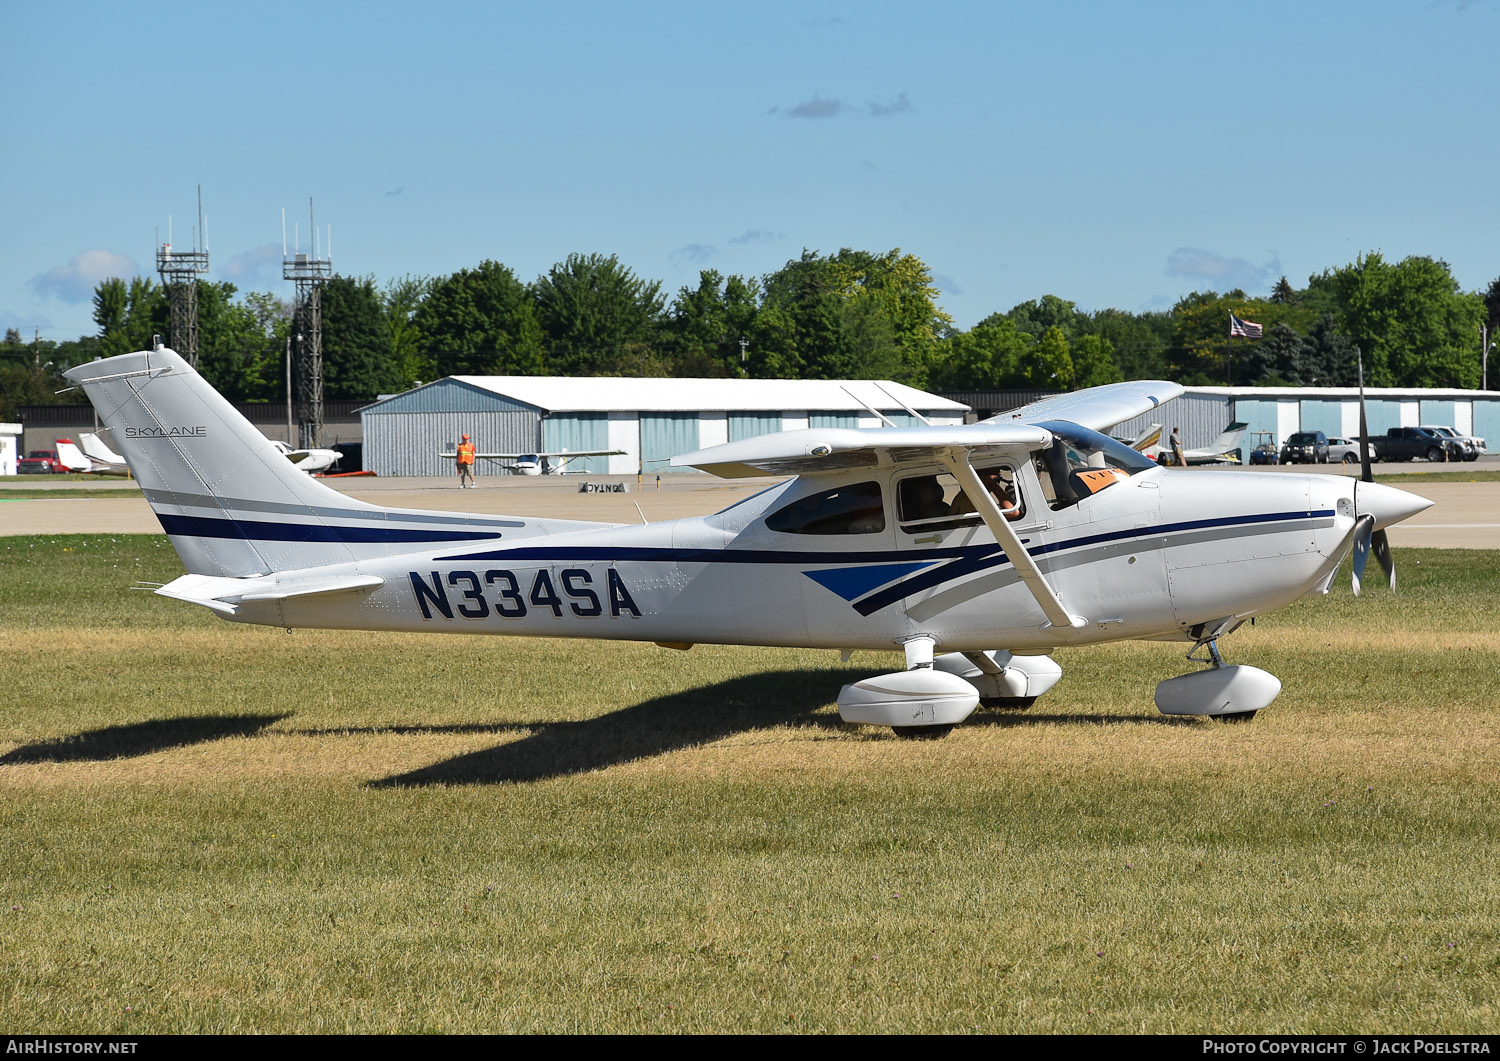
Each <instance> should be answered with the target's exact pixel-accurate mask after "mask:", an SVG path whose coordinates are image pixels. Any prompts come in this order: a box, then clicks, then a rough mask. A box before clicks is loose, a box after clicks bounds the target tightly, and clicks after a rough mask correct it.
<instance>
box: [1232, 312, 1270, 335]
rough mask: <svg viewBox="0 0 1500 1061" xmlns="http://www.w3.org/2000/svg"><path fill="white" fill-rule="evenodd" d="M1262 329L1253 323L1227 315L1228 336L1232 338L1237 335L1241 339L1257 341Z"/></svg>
mask: <svg viewBox="0 0 1500 1061" xmlns="http://www.w3.org/2000/svg"><path fill="white" fill-rule="evenodd" d="M1262 330H1263V329H1262V328H1261V326H1260V325H1259V324H1256V323H1254V322H1253V321H1242V320H1240V319H1239V318H1238V317H1236V316H1235V315H1234V314H1233V313H1231V314H1230V315H1229V336H1230V338H1233V337H1234V336H1236V335H1238V336H1239V337H1240V338H1241V339H1259V338H1260V333H1261V331H1262Z"/></svg>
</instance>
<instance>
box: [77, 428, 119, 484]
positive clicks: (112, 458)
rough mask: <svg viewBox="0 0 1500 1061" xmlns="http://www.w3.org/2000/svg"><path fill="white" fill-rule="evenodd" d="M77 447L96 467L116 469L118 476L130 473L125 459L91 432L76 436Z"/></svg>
mask: <svg viewBox="0 0 1500 1061" xmlns="http://www.w3.org/2000/svg"><path fill="white" fill-rule="evenodd" d="M78 446H79V448H80V449H82V450H83V455H84V456H85V457H87V458H88V459H89V460H90V461H92V462H93V463H94V464H96V465H103V466H104V467H106V468H111V469H117V470H118V472H119V473H120V474H127V473H128V472H129V471H130V465H129V464H128V463H126V460H125V458H124V457H123V456H121V455H120V454H118V453H116V452H115V451H114V450H113V449H111V448H110V447H109V445H108V444H107V443H106V442H105V441H104V439H102V438H100V437H99V436H98V435H96V434H94V433H93V432H91V431H85V432H84V433H83V434H81V435H79V436H78Z"/></svg>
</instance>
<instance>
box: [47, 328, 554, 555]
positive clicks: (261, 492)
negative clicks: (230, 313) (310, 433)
mask: <svg viewBox="0 0 1500 1061" xmlns="http://www.w3.org/2000/svg"><path fill="white" fill-rule="evenodd" d="M64 375H65V376H66V377H67V379H68V380H69V381H70V382H72V383H74V384H77V385H78V386H81V387H82V388H83V391H84V393H85V394H87V395H88V398H89V401H91V402H93V404H94V408H95V409H96V410H98V413H99V419H100V421H101V422H102V423H103V424H104V425H105V427H107V428H109V429H111V431H110V433H111V437H113V439H114V441H115V444H116V445H118V446H119V447H120V448H121V449H122V450H123V451H124V456H125V457H126V459H127V460H128V461H129V462H130V467H131V469H132V470H133V471H134V473H135V477H136V479H137V480H138V481H139V483H140V485H141V490H142V492H143V493H144V494H145V496H146V500H147V502H148V503H149V504H150V505H151V508H152V510H153V511H154V512H155V513H156V517H157V519H159V520H160V521H161V525H162V528H163V529H164V530H165V531H166V532H167V534H168V536H169V537H170V538H171V540H172V545H173V547H174V548H176V550H177V554H178V555H179V556H180V557H181V558H182V562H183V563H184V564H185V565H186V566H187V569H188V571H190V572H191V573H193V574H200V575H220V576H229V577H240V576H246V575H263V574H268V573H271V572H274V571H284V570H289V569H302V568H309V567H321V566H323V565H326V564H336V563H343V562H347V561H357V560H361V559H365V558H370V557H375V556H389V555H392V554H396V553H403V552H411V551H414V550H420V549H423V548H429V547H431V548H442V547H452V546H454V545H462V544H464V543H466V542H479V541H484V540H492V539H497V538H500V537H501V536H502V534H503V535H504V536H505V537H510V536H512V535H515V536H525V535H527V534H528V533H536V529H533V528H531V527H530V526H529V521H522V520H516V519H507V518H506V517H503V516H481V515H467V514H450V513H432V512H417V511H412V510H407V509H393V508H381V507H379V506H377V505H371V504H367V503H365V502H363V501H356V500H354V499H353V498H349V497H346V496H344V495H343V494H341V493H339V492H338V491H336V490H332V489H329V488H328V487H326V486H324V485H323V484H322V483H319V482H317V481H316V480H314V479H312V478H311V477H309V476H308V475H306V474H305V473H303V472H300V471H298V470H297V469H296V468H294V467H293V466H292V464H291V462H290V461H288V460H287V459H286V458H285V457H284V456H282V455H281V454H280V453H279V452H277V450H276V448H275V447H274V446H272V445H271V443H270V441H269V440H267V439H266V437H265V436H264V435H262V434H261V433H260V432H259V431H257V430H256V429H255V426H254V425H253V424H251V423H250V422H249V421H248V420H246V419H245V418H244V417H243V416H241V415H240V413H239V412H238V411H237V410H236V409H235V408H234V406H233V405H231V404H230V403H229V402H228V401H226V400H225V399H224V398H223V397H222V396H221V395H220V394H219V393H218V392H217V391H215V390H214V389H213V388H212V387H211V386H209V384H208V382H207V381H206V380H205V379H204V378H203V377H202V376H200V375H199V374H198V373H197V372H196V371H195V370H194V369H193V368H192V367H191V366H189V365H188V363H187V362H186V361H184V360H183V359H182V358H181V357H179V356H178V355H177V354H176V353H174V352H173V351H171V350H168V349H166V348H165V347H158V348H157V349H155V350H146V351H140V352H137V353H133V354H120V355H118V356H116V357H110V358H105V359H103V360H101V361H92V362H89V363H88V364H84V365H79V366H78V367H76V368H73V369H70V370H69V371H68V372H66V373H65V374H64Z"/></svg>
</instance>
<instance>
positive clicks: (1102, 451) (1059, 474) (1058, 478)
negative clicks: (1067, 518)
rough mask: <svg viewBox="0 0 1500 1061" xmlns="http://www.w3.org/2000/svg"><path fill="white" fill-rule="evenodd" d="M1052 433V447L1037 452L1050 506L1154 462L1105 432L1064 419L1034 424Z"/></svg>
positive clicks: (1110, 483)
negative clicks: (1048, 488)
mask: <svg viewBox="0 0 1500 1061" xmlns="http://www.w3.org/2000/svg"><path fill="white" fill-rule="evenodd" d="M1037 426H1038V427H1042V428H1046V429H1047V430H1048V431H1049V432H1051V433H1052V437H1053V443H1052V446H1051V448H1049V449H1047V450H1044V451H1043V452H1042V453H1040V454H1038V455H1037V474H1038V477H1039V478H1040V479H1041V480H1042V482H1043V484H1044V485H1050V486H1051V487H1052V489H1051V491H1050V493H1052V494H1053V497H1052V498H1050V500H1051V503H1052V507H1053V508H1063V507H1065V506H1067V505H1074V504H1077V503H1078V502H1079V501H1081V500H1083V499H1084V498H1085V497H1088V496H1090V495H1091V494H1097V493H1098V492H1099V491H1100V490H1103V489H1105V488H1107V487H1109V486H1113V485H1114V484H1115V483H1117V482H1122V481H1123V480H1125V479H1127V478H1129V477H1130V476H1132V475H1134V474H1136V473H1137V472H1143V471H1146V470H1147V469H1149V468H1155V467H1156V462H1155V461H1153V460H1151V458H1149V457H1147V456H1145V455H1144V454H1141V453H1138V452H1136V451H1135V450H1133V449H1131V448H1130V447H1129V446H1127V445H1125V444H1124V443H1123V442H1116V441H1115V440H1114V439H1112V438H1110V437H1109V436H1108V435H1104V434H1100V433H1099V432H1098V431H1094V430H1091V429H1089V428H1087V427H1080V426H1079V425H1077V424H1070V423H1068V422H1066V421H1064V420H1048V421H1046V422H1044V423H1040V424H1038V425H1037Z"/></svg>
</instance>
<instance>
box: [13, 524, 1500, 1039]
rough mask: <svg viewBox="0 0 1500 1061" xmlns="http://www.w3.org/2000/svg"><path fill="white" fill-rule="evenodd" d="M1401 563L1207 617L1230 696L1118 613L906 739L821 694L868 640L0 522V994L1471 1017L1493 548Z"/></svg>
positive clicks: (862, 1011)
mask: <svg viewBox="0 0 1500 1061" xmlns="http://www.w3.org/2000/svg"><path fill="white" fill-rule="evenodd" d="M1397 563H1398V565H1399V567H1400V572H1401V589H1400V593H1399V595H1395V596H1393V595H1391V594H1390V593H1389V592H1387V591H1385V590H1384V587H1383V586H1382V587H1379V588H1377V589H1373V590H1370V591H1367V592H1366V594H1365V595H1364V596H1363V597H1361V598H1360V599H1359V600H1357V601H1356V600H1354V599H1353V598H1352V597H1351V595H1350V593H1349V590H1348V585H1347V583H1348V580H1347V575H1345V576H1344V577H1341V579H1340V581H1339V583H1338V584H1337V587H1336V589H1335V591H1334V592H1333V593H1332V594H1331V595H1330V596H1328V597H1326V598H1317V599H1313V600H1308V601H1304V602H1301V603H1300V604H1298V605H1296V606H1294V607H1292V608H1289V609H1286V610H1285V611H1284V612H1281V613H1278V614H1276V615H1274V616H1270V617H1267V618H1266V619H1263V620H1262V621H1260V622H1259V623H1258V624H1257V625H1256V626H1255V627H1254V628H1249V627H1247V628H1245V629H1244V630H1241V631H1240V632H1238V633H1236V634H1235V635H1233V636H1232V637H1230V638H1227V639H1225V641H1224V642H1223V648H1224V651H1225V653H1226V655H1227V656H1228V657H1229V659H1230V661H1231V662H1243V663H1254V664H1256V665H1259V666H1262V667H1265V668H1266V669H1268V670H1271V671H1272V672H1273V673H1275V674H1277V675H1278V676H1279V677H1280V678H1281V679H1282V681H1283V682H1284V684H1285V689H1284V691H1283V693H1282V695H1281V697H1280V699H1279V700H1277V702H1276V703H1275V704H1274V705H1272V707H1271V708H1270V709H1268V710H1266V711H1264V712H1262V713H1261V714H1260V716H1259V717H1258V718H1257V719H1255V720H1254V721H1253V722H1250V723H1248V724H1244V725H1224V724H1220V723H1214V722H1210V721H1206V720H1198V719H1188V720H1173V719H1166V718H1163V717H1162V716H1160V715H1158V714H1157V712H1156V709H1155V707H1154V706H1153V705H1152V703H1151V694H1152V688H1153V686H1154V685H1155V683H1156V682H1158V681H1160V680H1162V679H1163V678H1167V677H1171V676H1172V675H1175V674H1179V673H1184V672H1185V671H1186V670H1188V669H1189V668H1190V665H1188V664H1185V663H1184V662H1183V661H1182V654H1183V653H1184V652H1185V651H1186V648H1187V646H1186V645H1181V646H1179V645H1175V644H1126V645H1120V646H1106V647H1103V648H1099V649H1094V650H1089V651H1081V650H1079V651H1066V652H1061V653H1059V655H1058V658H1059V660H1060V662H1061V663H1062V665H1063V668H1064V672H1065V676H1064V679H1063V681H1062V683H1061V684H1060V685H1059V686H1058V687H1057V688H1056V689H1055V690H1053V692H1052V693H1050V694H1048V695H1047V696H1046V697H1045V698H1044V699H1042V700H1041V701H1040V702H1039V703H1038V704H1037V705H1036V706H1035V707H1034V708H1032V709H1031V710H1030V711H1028V712H1024V713H990V712H981V713H978V714H976V715H975V716H974V718H973V719H972V720H971V721H970V723H969V724H966V725H965V726H962V727H960V728H959V729H958V730H956V731H955V732H954V733H953V734H952V735H951V736H950V737H949V738H947V739H946V740H942V741H934V742H912V741H902V740H897V739H895V738H893V737H892V736H891V735H890V733H889V731H888V730H880V729H867V728H857V727H848V726H845V725H843V724H842V723H840V722H839V720H838V717H837V713H836V710H835V708H834V706H833V699H834V697H835V696H836V694H837V692H838V687H839V685H840V684H841V683H843V682H846V681H851V680H854V679H857V678H860V677H864V676H868V675H871V674H876V673H879V672H881V671H884V670H888V669H891V668H893V667H895V666H897V665H898V657H897V656H895V655H880V654H875V653H861V654H859V655H856V656H855V657H854V659H853V661H852V662H851V663H849V664H843V665H841V664H840V663H839V662H838V657H837V655H836V654H835V653H832V652H808V651H791V650H765V649H741V648H719V647H714V646H699V647H698V648H696V649H694V650H693V651H692V652H688V653H679V652H670V651H666V650H662V649H658V648H654V647H651V646H636V645H610V644H602V643H587V642H578V643H571V642H560V641H521V640H509V639H499V638H488V639H478V638H462V639H460V638H456V637H446V638H445V637H440V636H437V635H381V634H360V633H315V632H306V631H299V632H297V633H295V634H288V633H287V632H285V631H281V630H269V629H264V628H253V627H240V626H236V625H233V624H227V623H222V622H219V621H218V620H216V619H214V618H213V617H212V616H211V615H210V614H209V613H207V612H206V611H204V610H202V609H197V608H193V607H191V606H189V605H185V604H179V603H176V602H172V601H167V600H164V599H162V598H159V597H155V596H152V595H151V594H149V593H146V592H142V591H137V590H133V589H131V586H132V585H133V584H134V583H135V582H136V581H137V580H152V581H157V582H165V581H168V580H169V579H171V578H173V577H175V576H176V575H177V574H180V573H181V567H180V565H179V563H178V561H177V559H176V557H175V555H174V554H173V553H172V551H171V549H170V547H169V546H168V545H167V543H166V541H165V539H163V538H161V537H156V536H140V537H125V536H116V537H107V536H73V537H47V538H6V539H0V636H3V637H4V643H5V649H4V655H3V657H0V658H3V659H4V664H3V666H0V677H3V679H4V680H3V684H0V828H3V831H0V837H3V840H0V843H3V845H4V859H3V867H0V918H3V919H4V922H3V929H0V1026H4V1027H5V1028H6V1029H7V1030H9V1031H12V1032H18V1033H19V1032H43V1031H47V1032H110V1033H123V1034H130V1033H145V1032H195V1031H199V1032H242V1031H263V1032H278V1031H281V1032H284V1031H301V1032H322V1031H329V1032H335V1031H336V1032H344V1031H353V1032H382V1031H399V1032H412V1031H443V1032H523V1031H536V1032H541V1031H548V1032H569V1031H583V1032H639V1031H665V1032H683V1031H686V1032H732V1031H752V1032H781V1031H842V1032H861V1031H869V1032H939V1031H950V1032H959V1031H971V1030H972V1031H999V1032H1005V1031H1017V1032H1137V1031H1147V1032H1209V1031H1213V1032H1293V1031H1296V1032H1334V1031H1355V1030H1358V1031H1370V1032H1376V1031H1388V1032H1395V1031H1403V1032H1447V1033H1460V1032H1467V1033H1475V1032H1486V1031H1493V1030H1494V1028H1495V1027H1496V1025H1497V1022H1500V1013H1497V1002H1496V998H1497V996H1500V873H1497V871H1496V864H1497V854H1500V850H1497V848H1500V800H1497V795H1496V779H1497V777H1500V736H1497V734H1500V727H1497V720H1500V711H1497V708H1496V704H1497V702H1500V671H1497V667H1496V655H1497V649H1500V619H1497V617H1496V613H1495V609H1494V602H1495V600H1496V599H1497V593H1500V553H1495V552H1462V551H1437V550H1421V551H1418V550H1407V551H1404V552H1400V553H1398V555H1397ZM1377 581H1378V579H1377Z"/></svg>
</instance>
